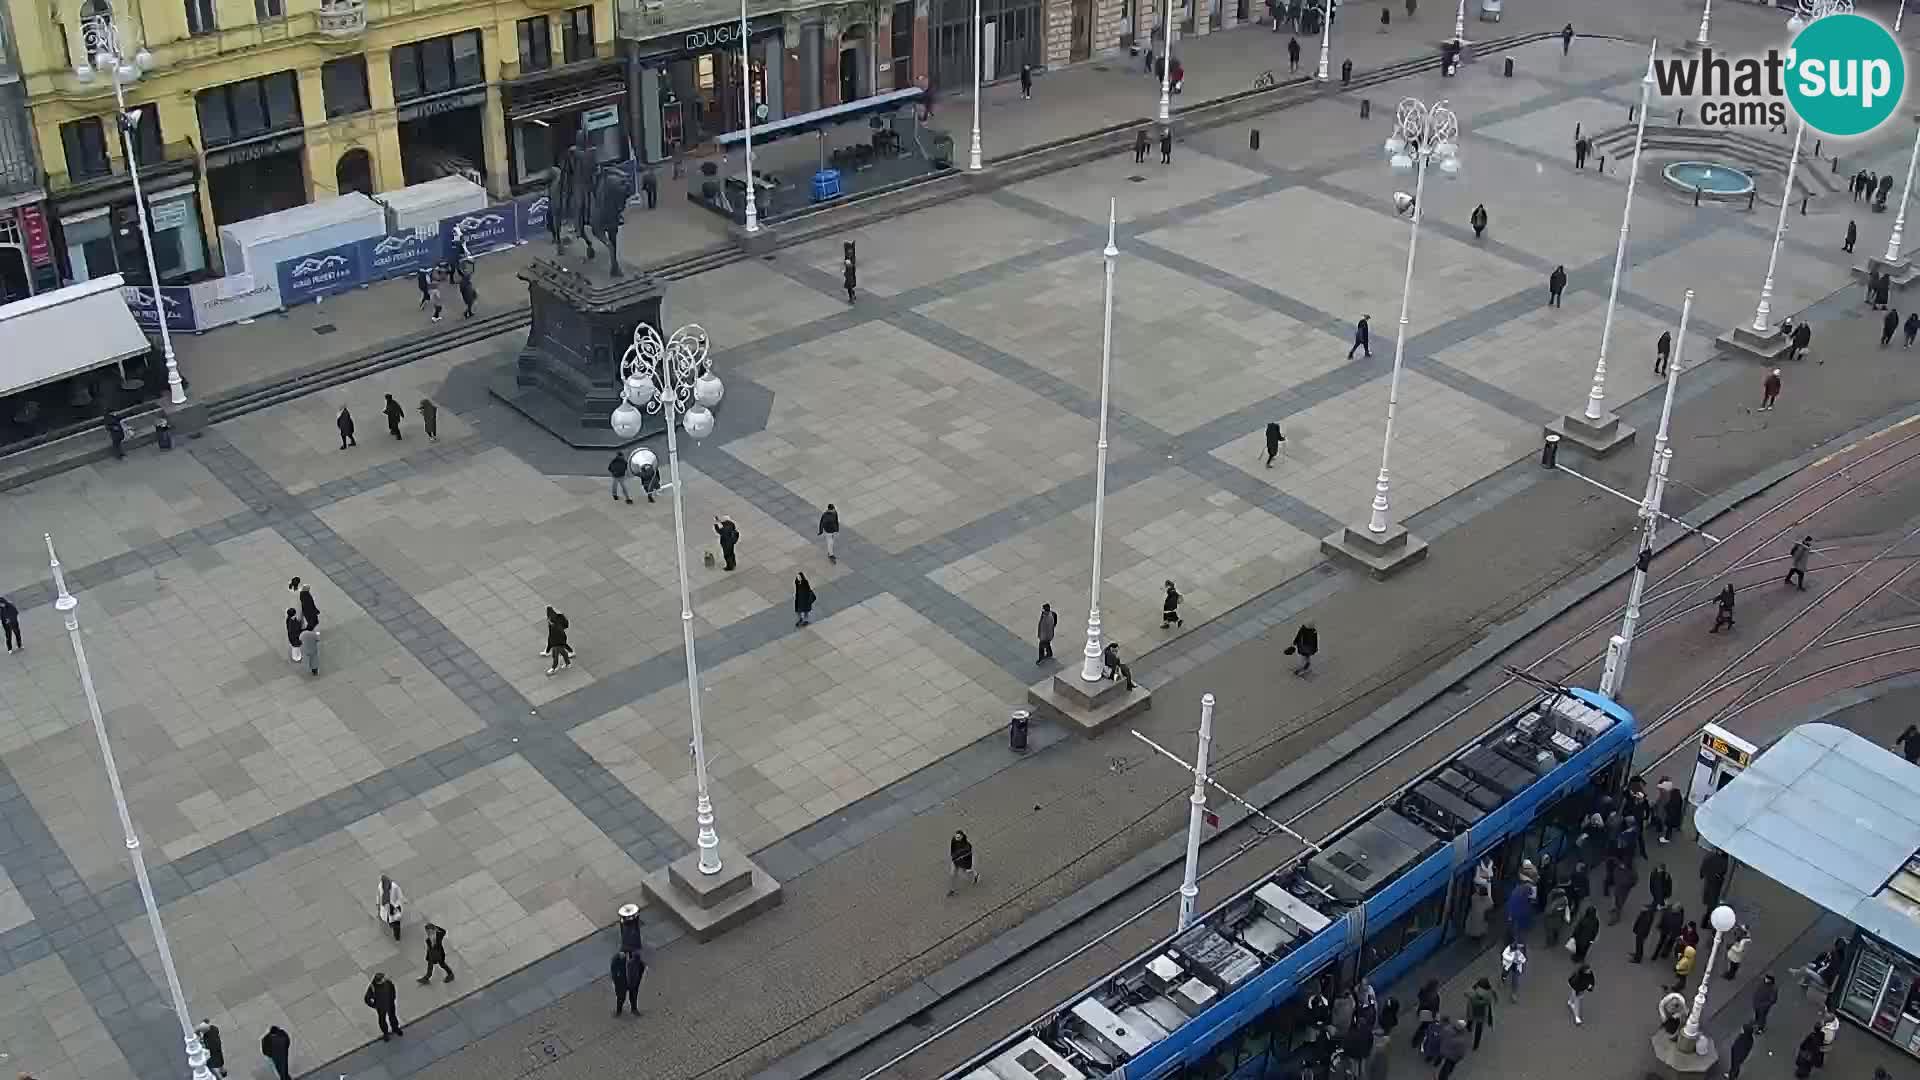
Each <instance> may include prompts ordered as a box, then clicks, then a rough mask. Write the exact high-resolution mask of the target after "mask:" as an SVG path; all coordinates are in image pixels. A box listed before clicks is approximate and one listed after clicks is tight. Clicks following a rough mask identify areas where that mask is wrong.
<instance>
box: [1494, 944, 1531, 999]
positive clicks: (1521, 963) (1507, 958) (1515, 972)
mask: <svg viewBox="0 0 1920 1080" xmlns="http://www.w3.org/2000/svg"><path fill="white" fill-rule="evenodd" d="M1526 970H1527V943H1526V942H1524V941H1511V942H1508V943H1507V947H1506V948H1504V949H1501V950H1500V981H1501V982H1503V983H1505V984H1507V1000H1508V1001H1519V1000H1520V976H1521V975H1523V974H1525V973H1526Z"/></svg>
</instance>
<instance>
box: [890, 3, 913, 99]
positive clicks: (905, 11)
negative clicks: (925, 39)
mask: <svg viewBox="0 0 1920 1080" xmlns="http://www.w3.org/2000/svg"><path fill="white" fill-rule="evenodd" d="M912 85H913V3H912V0H907V2H906V3H899V4H895V5H893V88H894V89H895V90H905V89H906V88H908V87H910V86H912Z"/></svg>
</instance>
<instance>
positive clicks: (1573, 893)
mask: <svg viewBox="0 0 1920 1080" xmlns="http://www.w3.org/2000/svg"><path fill="white" fill-rule="evenodd" d="M1560 887H1561V888H1563V889H1565V890H1567V906H1568V907H1569V908H1571V909H1572V910H1574V911H1579V910H1580V905H1582V904H1584V903H1586V902H1587V897H1589V896H1592V895H1593V872H1592V871H1591V870H1588V869H1587V864H1586V863H1585V862H1583V861H1580V860H1575V861H1574V864H1573V869H1572V870H1570V871H1568V872H1567V876H1566V877H1564V878H1562V879H1561V881H1560Z"/></svg>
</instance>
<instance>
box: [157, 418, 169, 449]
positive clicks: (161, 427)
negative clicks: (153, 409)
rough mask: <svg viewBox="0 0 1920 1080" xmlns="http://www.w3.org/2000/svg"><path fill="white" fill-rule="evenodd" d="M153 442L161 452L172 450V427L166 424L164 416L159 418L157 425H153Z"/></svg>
mask: <svg viewBox="0 0 1920 1080" xmlns="http://www.w3.org/2000/svg"><path fill="white" fill-rule="evenodd" d="M153 441H154V443H156V444H157V445H158V446H159V447H160V449H162V450H171V449H173V425H172V424H169V423H167V418H166V417H164V416H163V417H161V418H160V422H159V423H157V424H155V425H153Z"/></svg>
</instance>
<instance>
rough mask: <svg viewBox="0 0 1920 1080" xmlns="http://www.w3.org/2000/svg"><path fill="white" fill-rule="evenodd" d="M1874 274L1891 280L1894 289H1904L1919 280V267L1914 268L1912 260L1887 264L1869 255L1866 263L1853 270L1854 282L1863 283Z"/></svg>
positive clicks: (1898, 260)
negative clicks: (1883, 275) (1885, 276)
mask: <svg viewBox="0 0 1920 1080" xmlns="http://www.w3.org/2000/svg"><path fill="white" fill-rule="evenodd" d="M1874 274H1885V275H1887V276H1888V277H1889V278H1892V279H1893V287H1894V288H1896V289H1905V288H1906V287H1907V286H1909V285H1911V284H1913V283H1914V281H1915V280H1916V279H1920V267H1916V266H1914V265H1913V260H1912V259H1907V258H1901V259H1895V260H1893V261H1892V262H1889V261H1887V260H1886V259H1882V258H1880V257H1879V256H1878V255H1869V256H1867V261H1866V262H1864V263H1861V264H1860V265H1858V266H1856V267H1854V268H1853V277H1854V280H1855V281H1859V282H1863V283H1864V282H1865V281H1866V280H1867V278H1868V277H1870V276H1871V275H1874Z"/></svg>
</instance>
